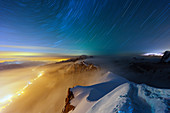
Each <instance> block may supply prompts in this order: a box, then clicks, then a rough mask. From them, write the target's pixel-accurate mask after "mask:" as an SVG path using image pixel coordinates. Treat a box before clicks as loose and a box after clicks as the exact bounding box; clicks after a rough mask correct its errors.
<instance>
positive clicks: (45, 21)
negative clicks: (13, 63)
mask: <svg viewBox="0 0 170 113" xmlns="http://www.w3.org/2000/svg"><path fill="white" fill-rule="evenodd" d="M169 5H170V2H169V1H168V0H0V51H24V52H39V53H61V54H62V53H64V54H92V55H98V54H100V55H106V54H109V55H111V54H119V53H140V52H155V51H164V50H167V49H170V18H169ZM44 48H45V49H44Z"/></svg>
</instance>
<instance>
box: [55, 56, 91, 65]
mask: <svg viewBox="0 0 170 113" xmlns="http://www.w3.org/2000/svg"><path fill="white" fill-rule="evenodd" d="M87 58H93V56H87V55H81V56H79V57H75V58H70V59H68V60H66V61H61V62H56V63H57V64H58V63H65V62H76V61H78V60H84V59H87Z"/></svg>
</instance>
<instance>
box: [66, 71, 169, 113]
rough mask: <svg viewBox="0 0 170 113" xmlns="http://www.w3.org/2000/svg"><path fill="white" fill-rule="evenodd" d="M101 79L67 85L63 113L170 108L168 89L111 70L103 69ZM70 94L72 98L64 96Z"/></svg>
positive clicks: (163, 112)
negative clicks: (131, 78)
mask: <svg viewBox="0 0 170 113" xmlns="http://www.w3.org/2000/svg"><path fill="white" fill-rule="evenodd" d="M102 80H103V81H102V82H101V83H98V84H95V85H91V86H76V87H74V88H71V89H69V91H68V92H70V93H68V96H67V99H66V100H67V104H66V106H65V108H64V110H63V113H67V112H69V113H132V112H133V113H169V112H170V106H169V104H170V103H169V102H170V89H158V88H154V87H150V86H147V85H145V84H135V83H133V82H130V81H128V80H126V79H124V78H122V77H120V76H117V75H115V74H113V73H112V72H107V73H106V74H105V75H104V76H103V78H102ZM70 94H72V96H71V97H72V98H69V99H68V97H70ZM68 100H69V102H68ZM68 103H69V104H68ZM70 107H72V109H69V111H68V108H70ZM66 108H67V110H66Z"/></svg>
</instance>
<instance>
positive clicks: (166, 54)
mask: <svg viewBox="0 0 170 113" xmlns="http://www.w3.org/2000/svg"><path fill="white" fill-rule="evenodd" d="M161 62H170V51H165V52H164V55H163V56H162V58H161Z"/></svg>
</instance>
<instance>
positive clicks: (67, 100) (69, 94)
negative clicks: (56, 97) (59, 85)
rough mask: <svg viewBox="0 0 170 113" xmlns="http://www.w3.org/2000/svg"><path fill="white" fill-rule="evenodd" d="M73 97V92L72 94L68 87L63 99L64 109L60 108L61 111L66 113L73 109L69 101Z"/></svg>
mask: <svg viewBox="0 0 170 113" xmlns="http://www.w3.org/2000/svg"><path fill="white" fill-rule="evenodd" d="M73 98H74V94H73V92H72V91H71V90H70V88H69V89H68V93H67V98H66V99H65V106H64V109H63V110H62V113H68V112H69V111H71V110H74V109H75V106H73V105H71V104H70V101H71V100H72V99H73Z"/></svg>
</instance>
